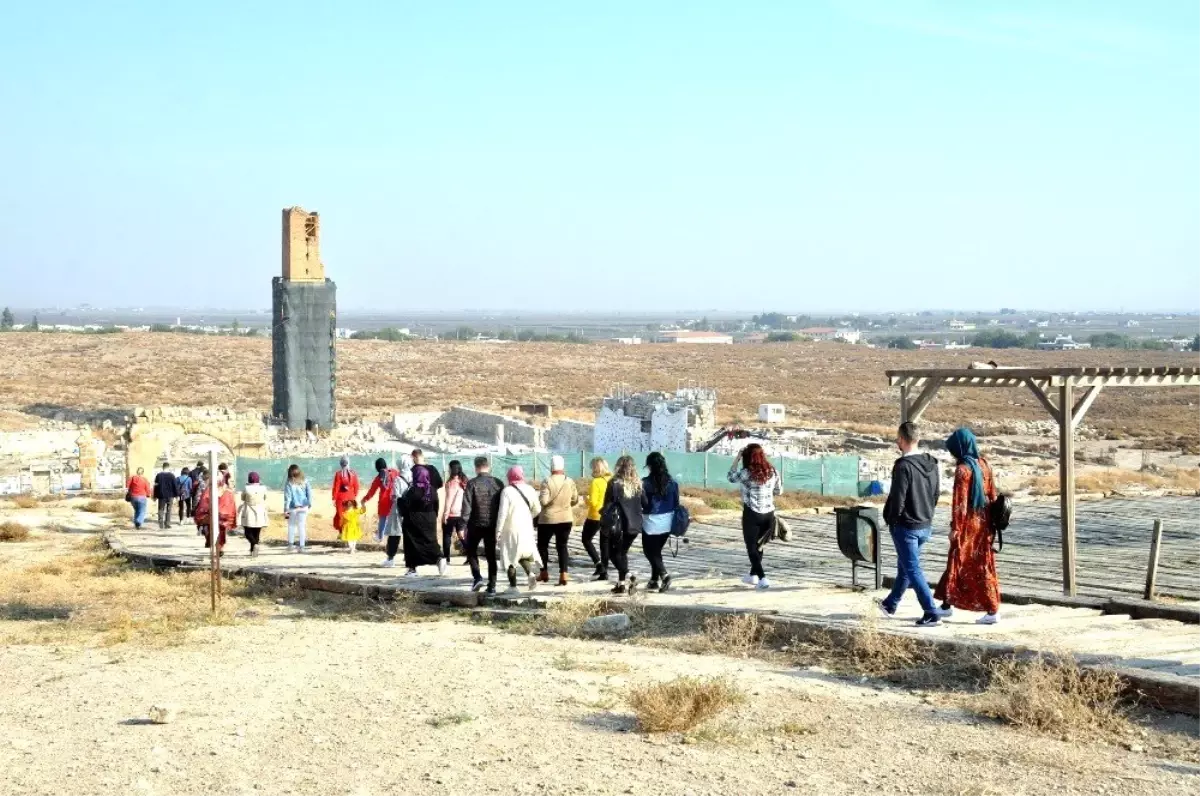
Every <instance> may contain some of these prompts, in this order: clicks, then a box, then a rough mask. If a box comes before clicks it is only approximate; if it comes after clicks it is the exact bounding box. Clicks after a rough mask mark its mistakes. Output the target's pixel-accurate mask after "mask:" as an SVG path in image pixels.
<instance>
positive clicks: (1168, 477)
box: [1026, 467, 1200, 496]
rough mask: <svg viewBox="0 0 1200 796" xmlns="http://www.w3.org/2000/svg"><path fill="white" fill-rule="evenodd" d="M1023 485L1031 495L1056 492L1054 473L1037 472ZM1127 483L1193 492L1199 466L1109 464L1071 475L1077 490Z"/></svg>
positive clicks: (1112, 488)
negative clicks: (1141, 467)
mask: <svg viewBox="0 0 1200 796" xmlns="http://www.w3.org/2000/svg"><path fill="white" fill-rule="evenodd" d="M1026 485H1027V486H1028V487H1029V493H1030V494H1032V495H1040V496H1049V495H1057V494H1058V476H1057V475H1043V476H1037V477H1035V478H1032V479H1030V480H1029V481H1028V482H1027V484H1026ZM1129 487H1137V488H1140V489H1170V490H1177V491H1183V492H1197V491H1200V469H1196V468H1189V467H1161V468H1156V469H1155V470H1153V471H1151V470H1123V469H1118V468H1112V469H1107V470H1093V471H1091V472H1087V473H1081V474H1080V475H1078V476H1076V478H1075V489H1076V491H1079V492H1119V491H1121V490H1122V489H1128V488H1129Z"/></svg>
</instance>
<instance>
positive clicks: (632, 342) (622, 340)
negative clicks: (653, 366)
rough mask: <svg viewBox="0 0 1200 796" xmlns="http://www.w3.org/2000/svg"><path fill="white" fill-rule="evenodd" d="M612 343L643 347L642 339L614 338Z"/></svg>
mask: <svg viewBox="0 0 1200 796" xmlns="http://www.w3.org/2000/svg"><path fill="white" fill-rule="evenodd" d="M612 341H613V342H614V343H620V344H621V345H641V344H642V338H640V337H614V338H613V339H612Z"/></svg>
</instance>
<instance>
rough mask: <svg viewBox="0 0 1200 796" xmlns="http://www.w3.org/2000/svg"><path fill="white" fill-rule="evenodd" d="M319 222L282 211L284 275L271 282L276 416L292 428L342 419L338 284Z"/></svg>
mask: <svg viewBox="0 0 1200 796" xmlns="http://www.w3.org/2000/svg"><path fill="white" fill-rule="evenodd" d="M320 240H321V234H320V218H319V217H318V215H317V214H316V213H309V212H306V211H305V210H304V209H303V208H300V207H288V208H284V211H283V275H282V276H277V277H275V278H274V279H272V280H271V287H272V307H271V314H272V317H273V324H272V326H273V332H272V338H271V370H272V375H273V377H274V403H273V410H272V413H273V414H274V415H275V416H276V417H279V418H281V419H282V420H283V421H284V422H285V423H287V427H288V428H290V429H296V430H299V429H304V428H330V427H332V426H333V424H334V423H335V422H336V420H337V407H336V404H335V400H334V386H335V382H336V374H337V361H336V359H337V351H336V348H335V344H336V341H337V285H335V284H334V283H333V281H332V280H329V279H326V278H325V265H324V264H323V263H322V262H321V246H320Z"/></svg>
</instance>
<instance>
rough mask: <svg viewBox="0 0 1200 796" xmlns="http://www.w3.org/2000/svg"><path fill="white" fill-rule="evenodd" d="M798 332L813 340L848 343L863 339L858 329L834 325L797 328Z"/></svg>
mask: <svg viewBox="0 0 1200 796" xmlns="http://www.w3.org/2000/svg"><path fill="white" fill-rule="evenodd" d="M796 333H797V334H802V335H804V336H805V337H811V338H812V339H813V340H842V341H844V342H847V343H857V342H859V341H861V340H862V332H860V331H859V330H858V329H835V328H834V327H832V326H810V327H809V328H807V329H797V330H796Z"/></svg>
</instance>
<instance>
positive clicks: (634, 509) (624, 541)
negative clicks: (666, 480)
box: [600, 456, 642, 594]
mask: <svg viewBox="0 0 1200 796" xmlns="http://www.w3.org/2000/svg"><path fill="white" fill-rule="evenodd" d="M600 517H601V519H600V522H601V523H605V522H606V518H612V519H614V520H615V522H614V523H612V527H610V528H609V532H608V544H609V555H610V558H611V559H612V563H613V565H614V566H615V567H616V568H617V585H616V586H613V588H612V593H613V594H624V593H625V592H626V586H625V576H626V575H628V574H629V547H630V546H631V545H632V544H633V540H634V539H637V538H638V536H640V535H641V533H642V479H640V478H638V471H637V465H636V464H634V462H633V457H632V456H622V457H621V458H620V459H617V467H616V472H615V473H613V477H612V480H611V481H609V482H608V488H607V489H606V490H605V492H604V505H603V507H602V508H601V510H600ZM636 588H637V578H636V577H634V576H632V575H630V576H629V586H628V591H629V593H630V594H633V592H634V590H635V589H636Z"/></svg>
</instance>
